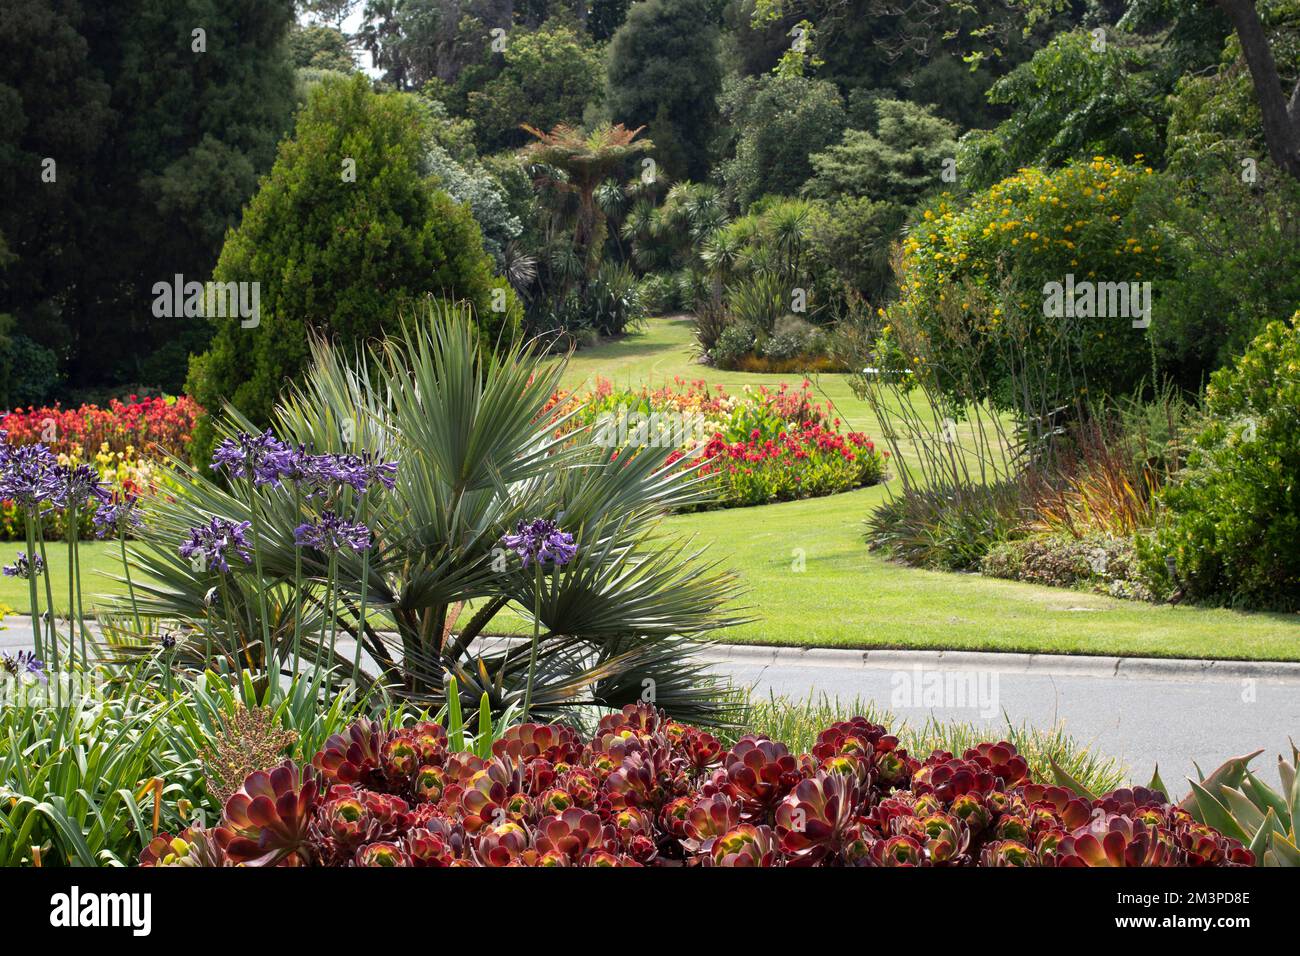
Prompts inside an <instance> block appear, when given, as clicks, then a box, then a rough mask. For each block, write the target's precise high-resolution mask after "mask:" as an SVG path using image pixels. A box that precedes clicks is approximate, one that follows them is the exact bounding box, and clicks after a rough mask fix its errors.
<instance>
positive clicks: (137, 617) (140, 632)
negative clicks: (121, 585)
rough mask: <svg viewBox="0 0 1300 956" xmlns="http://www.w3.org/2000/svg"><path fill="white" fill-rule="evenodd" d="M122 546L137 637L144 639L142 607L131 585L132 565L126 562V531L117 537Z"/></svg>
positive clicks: (123, 564)
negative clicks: (141, 618) (141, 619)
mask: <svg viewBox="0 0 1300 956" xmlns="http://www.w3.org/2000/svg"><path fill="white" fill-rule="evenodd" d="M117 540H118V543H119V544H120V545H121V546H122V569H123V570H124V571H125V572H126V593H127V594H129V595H130V596H131V614H132V616H134V617H135V634H136V637H144V625H143V624H142V623H141V622H140V605H139V604H137V603H136V600H135V585H133V584H132V583H131V565H130V564H129V563H128V562H127V560H126V529H125V528H123V529H122V532H121V534H119V535H118V536H117Z"/></svg>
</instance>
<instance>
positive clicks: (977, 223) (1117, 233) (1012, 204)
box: [887, 156, 1172, 399]
mask: <svg viewBox="0 0 1300 956" xmlns="http://www.w3.org/2000/svg"><path fill="white" fill-rule="evenodd" d="M1153 176H1154V174H1153V173H1152V171H1151V169H1150V168H1148V167H1146V166H1144V165H1142V164H1141V162H1140V159H1139V162H1138V163H1136V164H1124V163H1120V162H1118V161H1115V160H1112V159H1107V158H1105V157H1100V156H1099V157H1095V158H1094V159H1092V160H1091V161H1086V162H1075V163H1072V164H1070V165H1068V166H1066V167H1064V168H1062V169H1055V170H1044V169H1039V168H1026V169H1021V170H1020V171H1019V172H1017V173H1016V174H1015V175H1014V176H1011V177H1009V178H1007V179H1004V180H1002V181H1001V182H999V183H997V184H995V185H994V186H991V187H990V188H989V189H987V190H985V191H983V192H980V193H977V194H975V195H974V196H972V197H970V198H969V199H968V200H966V201H965V202H959V201H958V200H956V199H954V198H953V197H952V196H951V195H950V194H944V195H943V196H941V197H940V198H939V199H938V200H937V201H936V202H934V203H932V204H930V206H929V207H928V208H925V209H924V210H923V211H922V213H921V215H920V217H919V218H918V220H917V221H916V222H915V224H914V225H913V226H912V227H911V228H910V229H909V232H908V236H907V238H906V239H905V241H904V243H903V247H902V255H901V260H900V275H899V280H900V298H899V300H898V302H897V303H896V304H895V305H894V306H893V307H892V308H891V310H890V315H888V316H887V318H894V319H899V318H902V319H905V320H910V321H914V322H916V323H919V324H920V326H921V327H922V330H923V331H924V332H925V333H926V334H927V335H928V338H929V342H930V345H931V347H932V348H933V349H935V360H936V361H937V362H939V363H940V364H945V363H946V360H947V359H948V358H950V356H945V354H944V353H945V350H946V346H948V345H950V346H951V347H952V348H956V347H958V344H959V343H966V342H969V341H970V339H971V337H979V336H983V335H991V334H997V333H998V331H999V326H1000V325H1002V324H1003V323H1004V322H1005V321H1006V317H1007V316H1009V315H1012V314H1014V315H1015V316H1016V317H1017V320H1018V321H1017V322H1016V323H1015V326H1016V329H1017V334H1018V335H1021V336H1023V338H1024V340H1025V341H1024V342H1022V343H1019V344H1018V346H1017V351H1018V352H1019V353H1020V354H1021V355H1025V354H1028V355H1029V356H1030V357H1032V356H1033V354H1034V349H1035V340H1037V339H1044V338H1047V339H1053V340H1055V341H1058V342H1059V341H1061V340H1062V339H1063V338H1064V339H1066V340H1068V341H1069V343H1070V346H1071V350H1072V352H1073V353H1074V354H1073V355H1072V356H1071V358H1072V360H1074V361H1075V362H1076V363H1077V365H1078V366H1080V367H1079V368H1076V371H1080V372H1082V373H1084V374H1082V375H1080V378H1086V380H1087V382H1088V384H1089V386H1091V388H1092V389H1093V390H1094V391H1096V390H1101V391H1112V392H1122V391H1127V390H1128V389H1129V388H1130V387H1131V386H1132V385H1133V384H1134V383H1135V382H1136V381H1137V380H1138V379H1139V378H1140V377H1141V376H1142V375H1143V374H1144V373H1146V372H1147V371H1149V368H1150V352H1149V346H1148V342H1147V334H1148V330H1147V329H1144V328H1134V327H1133V323H1132V320H1131V318H1128V317H1118V316H1090V317H1077V316H1068V317H1067V316H1060V317H1057V316H1050V315H1047V314H1045V310H1044V302H1045V299H1046V297H1047V294H1046V288H1045V287H1046V286H1047V285H1048V284H1049V283H1060V284H1062V285H1063V286H1064V285H1065V284H1066V283H1067V277H1070V276H1072V277H1073V282H1074V283H1076V284H1081V283H1085V282H1087V283H1092V284H1094V285H1096V284H1100V283H1136V284H1138V286H1140V285H1141V284H1142V283H1144V282H1150V283H1151V286H1150V287H1149V291H1150V293H1151V299H1149V300H1148V301H1152V300H1158V298H1159V287H1160V280H1161V279H1162V278H1163V277H1166V276H1168V275H1169V274H1170V272H1171V269H1172V263H1171V261H1170V244H1169V243H1168V242H1167V239H1166V236H1165V235H1164V234H1163V232H1162V228H1161V225H1160V223H1159V222H1158V221H1157V220H1156V219H1155V213H1154V207H1153V206H1151V205H1149V204H1147V203H1146V202H1144V200H1145V199H1146V197H1147V196H1148V195H1149V193H1150V186H1151V185H1153V182H1152V178H1153ZM951 297H957V298H958V299H959V301H949V300H950V298H951ZM954 311H955V312H956V313H957V314H959V315H961V314H965V315H966V316H968V319H967V324H966V327H965V328H961V329H954V328H952V326H951V323H949V322H947V321H941V320H940V315H941V314H946V313H950V312H954ZM1155 321H1158V318H1157V319H1156V320H1155ZM1031 360H1032V358H1031ZM986 372H987V376H988V381H989V383H990V391H991V393H992V395H991V397H993V398H995V399H997V398H998V397H999V396H998V386H999V384H1002V385H1004V384H1005V378H1006V376H1007V375H1009V374H1010V370H1009V369H1002V370H998V369H988V370H986Z"/></svg>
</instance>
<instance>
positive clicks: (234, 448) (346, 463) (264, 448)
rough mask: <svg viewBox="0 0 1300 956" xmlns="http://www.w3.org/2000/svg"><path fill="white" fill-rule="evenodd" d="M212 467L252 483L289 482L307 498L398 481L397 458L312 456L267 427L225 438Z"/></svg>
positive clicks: (361, 491) (367, 488) (388, 487)
mask: <svg viewBox="0 0 1300 956" xmlns="http://www.w3.org/2000/svg"><path fill="white" fill-rule="evenodd" d="M212 467H213V469H215V470H221V469H225V470H226V471H227V472H228V473H229V474H230V475H231V477H234V478H248V477H250V476H251V477H252V480H253V483H254V484H257V485H273V486H277V487H278V486H279V485H280V484H281V483H282V482H285V481H289V482H293V483H295V484H297V485H298V486H299V487H300V488H304V489H306V490H307V494H308V496H309V497H313V496H316V495H327V494H329V493H330V492H332V491H334V490H335V489H337V488H342V487H345V486H346V487H350V488H352V489H353V490H354V491H355V492H356V493H357V494H365V492H366V491H367V490H369V489H370V488H372V487H375V486H376V485H382V486H383V487H385V488H387V489H389V490H390V491H391V490H392V488H393V486H394V485H395V484H396V480H397V464H396V462H381V461H380V460H379V459H378V457H377V456H375V455H373V454H371V453H370V452H363V453H362V454H360V455H350V454H345V455H334V454H329V455H313V454H311V453H310V452H309V450H308V449H307V448H306V446H303V445H299V446H298V447H297V448H294V447H293V446H291V445H288V444H286V443H285V442H282V441H279V440H278V439H277V438H276V437H275V436H274V435H273V434H272V433H271V431H270V430H267V431H265V432H263V433H262V434H261V435H250V434H248V433H247V432H240V433H239V434H238V435H237V436H236V437H235V438H227V439H225V440H224V441H223V442H221V444H219V445H218V446H217V448H216V451H214V452H213V454H212Z"/></svg>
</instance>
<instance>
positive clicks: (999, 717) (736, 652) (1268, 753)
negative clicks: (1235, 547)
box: [709, 646, 1300, 795]
mask: <svg viewBox="0 0 1300 956" xmlns="http://www.w3.org/2000/svg"><path fill="white" fill-rule="evenodd" d="M709 656H710V659H711V660H713V661H715V662H716V663H715V668H716V670H717V671H718V672H719V673H723V674H727V675H730V676H731V677H732V679H733V680H735V681H737V682H738V683H741V684H744V685H747V686H748V685H752V686H754V687H755V688H756V689H757V690H758V691H759V692H760V693H767V692H768V691H771V692H773V693H776V694H778V695H785V696H788V697H807V695H808V694H809V693H813V694H816V695H818V696H820V695H822V694H825V695H827V696H830V697H838V698H839V699H840V701H841V702H842V703H845V704H847V703H848V702H850V701H852V700H853V699H854V698H855V697H860V698H862V699H864V700H873V701H875V702H876V704H877V705H878V706H881V707H885V708H887V709H889V710H891V711H892V712H893V713H894V714H895V715H896V716H897V717H899V718H902V719H905V720H907V721H908V722H909V723H911V724H914V725H915V724H919V723H924V722H925V720H926V718H927V717H935V718H937V719H941V720H957V721H963V722H970V723H975V724H981V725H985V726H988V727H989V728H990V733H991V734H996V733H997V732H998V731H999V730H1000V729H1002V728H1005V726H1006V723H1007V720H1008V719H1009V720H1010V721H1011V722H1012V723H1013V724H1017V725H1018V724H1020V723H1022V722H1024V723H1028V724H1030V725H1032V726H1037V727H1043V728H1046V727H1050V726H1052V725H1053V724H1055V723H1057V722H1059V723H1061V724H1062V725H1063V727H1064V728H1065V730H1066V731H1067V732H1068V733H1069V734H1071V735H1072V736H1073V737H1074V738H1075V739H1076V740H1078V741H1079V742H1080V743H1083V744H1085V745H1087V746H1090V747H1093V748H1094V749H1095V750H1096V751H1098V752H1099V753H1102V754H1107V755H1109V756H1112V757H1115V758H1117V759H1119V760H1120V761H1122V762H1123V763H1124V764H1125V765H1126V766H1127V767H1128V768H1129V771H1130V773H1131V774H1132V776H1133V779H1134V782H1137V783H1146V782H1147V780H1148V779H1150V775H1151V768H1152V767H1153V766H1154V765H1155V764H1156V763H1157V762H1158V763H1159V765H1160V775H1161V778H1162V779H1163V780H1164V781H1165V783H1166V784H1167V785H1168V786H1169V788H1170V789H1171V790H1173V791H1175V792H1176V793H1178V794H1180V795H1181V794H1183V793H1185V792H1186V791H1187V789H1188V788H1187V784H1186V781H1185V778H1186V777H1189V776H1194V774H1195V768H1194V767H1193V762H1195V763H1197V764H1199V765H1200V767H1201V769H1202V770H1204V771H1205V772H1206V773H1209V772H1210V770H1212V769H1213V768H1214V767H1216V766H1218V765H1219V764H1220V763H1222V762H1223V761H1224V760H1225V759H1227V758H1228V757H1231V756H1237V755H1239V754H1244V753H1249V752H1251V751H1253V750H1257V749H1259V748H1261V747H1262V748H1264V749H1265V752H1264V753H1263V754H1261V755H1260V756H1259V757H1258V758H1256V760H1255V762H1254V764H1253V766H1255V767H1257V768H1259V769H1260V770H1262V771H1263V772H1264V773H1265V777H1266V779H1269V780H1270V781H1272V778H1273V777H1274V775H1275V771H1274V770H1273V768H1272V765H1273V764H1274V762H1275V761H1274V755H1275V754H1277V753H1279V752H1282V751H1283V750H1284V749H1285V748H1286V747H1287V737H1288V736H1290V737H1293V738H1295V739H1297V740H1300V664H1251V663H1233V662H1228V661H1217V662H1216V661H1167V660H1149V659H1133V658H1126V659H1120V658H1101V657H1065V656H1059V655H1052V656H1047V655H1028V654H973V653H965V652H938V651H869V652H864V651H833V650H815V651H814V650H807V651H801V650H797V649H777V648H758V647H737V646H725V647H718V648H717V649H716V650H713V651H711V652H710V655H709ZM1004 713H1005V716H1004Z"/></svg>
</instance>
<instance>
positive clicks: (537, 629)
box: [523, 561, 542, 720]
mask: <svg viewBox="0 0 1300 956" xmlns="http://www.w3.org/2000/svg"><path fill="white" fill-rule="evenodd" d="M533 563H534V566H535V567H536V569H537V570H536V572H535V574H534V576H533V643H532V646H531V647H529V649H528V684H527V686H526V687H525V688H524V713H523V719H524V720H527V719H528V715H529V712H530V709H531V708H532V706H533V678H534V677H535V676H536V675H537V642H538V640H539V639H540V637H541V634H542V562H541V561H534V562H533Z"/></svg>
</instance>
